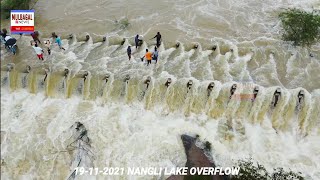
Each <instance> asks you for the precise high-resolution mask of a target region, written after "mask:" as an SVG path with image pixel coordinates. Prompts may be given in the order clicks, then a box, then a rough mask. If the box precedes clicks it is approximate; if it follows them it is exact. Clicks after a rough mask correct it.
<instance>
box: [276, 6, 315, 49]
mask: <svg viewBox="0 0 320 180" xmlns="http://www.w3.org/2000/svg"><path fill="white" fill-rule="evenodd" d="M279 18H280V20H281V23H282V27H283V33H282V38H283V40H285V41H292V42H293V44H294V45H295V46H311V45H312V44H314V43H316V42H319V40H320V11H316V10H314V11H312V12H306V11H302V10H299V9H287V10H286V11H284V12H281V13H280V14H279Z"/></svg>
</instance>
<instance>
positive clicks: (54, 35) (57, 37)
mask: <svg viewBox="0 0 320 180" xmlns="http://www.w3.org/2000/svg"><path fill="white" fill-rule="evenodd" d="M52 36H53V37H54V38H55V39H56V40H55V42H56V43H57V44H58V46H59V48H60V49H63V50H66V49H64V48H63V47H62V42H61V38H60V37H59V36H58V35H56V33H54V32H53V33H52Z"/></svg>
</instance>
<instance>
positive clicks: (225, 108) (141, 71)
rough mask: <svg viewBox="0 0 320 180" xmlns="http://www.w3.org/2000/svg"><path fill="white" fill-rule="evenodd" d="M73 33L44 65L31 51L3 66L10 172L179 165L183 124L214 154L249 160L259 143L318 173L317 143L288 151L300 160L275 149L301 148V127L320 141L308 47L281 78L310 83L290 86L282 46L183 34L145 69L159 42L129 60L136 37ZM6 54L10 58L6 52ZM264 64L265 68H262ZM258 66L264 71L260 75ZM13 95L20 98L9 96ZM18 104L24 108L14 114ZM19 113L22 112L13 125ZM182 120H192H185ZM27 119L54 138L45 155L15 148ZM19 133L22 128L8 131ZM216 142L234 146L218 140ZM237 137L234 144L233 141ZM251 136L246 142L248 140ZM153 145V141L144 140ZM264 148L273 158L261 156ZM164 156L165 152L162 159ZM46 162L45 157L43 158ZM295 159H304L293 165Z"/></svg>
mask: <svg viewBox="0 0 320 180" xmlns="http://www.w3.org/2000/svg"><path fill="white" fill-rule="evenodd" d="M66 37H67V38H68V39H64V40H63V42H64V44H65V46H66V51H65V52H63V51H60V50H59V49H58V48H57V47H55V48H53V53H52V55H51V56H47V57H46V58H47V59H46V61H45V62H40V61H39V62H36V61H34V60H25V59H22V60H21V61H20V62H18V63H12V62H6V63H5V64H4V63H2V66H1V90H2V91H3V92H2V104H5V107H1V110H2V112H3V114H2V117H3V118H4V119H5V120H4V122H3V123H4V124H8V125H6V129H4V130H3V133H4V134H5V135H4V140H1V142H2V145H1V146H2V147H6V148H8V149H6V148H5V149H4V154H5V156H4V162H5V163H6V167H5V168H7V169H8V168H16V167H15V165H14V164H13V163H10V162H9V161H10V160H11V161H12V162H15V163H17V164H18V166H19V169H20V171H21V172H19V175H16V174H14V173H10V172H6V173H5V176H6V177H12V178H17V177H22V176H23V177H26V178H31V177H41V178H46V179H49V178H51V179H55V178H58V179H59V178H60V179H61V178H69V179H73V178H76V176H75V174H74V171H72V169H74V167H77V166H80V164H81V163H85V164H82V165H81V166H88V167H89V166H95V167H105V166H106V164H107V165H109V166H114V167H116V166H119V167H121V166H122V167H123V166H147V165H153V166H178V165H180V166H181V165H183V164H184V162H185V157H184V155H183V150H182V147H180V145H179V140H177V138H176V136H177V135H178V134H180V135H181V134H182V133H185V132H190V133H199V134H200V135H201V136H204V137H207V139H208V140H209V141H210V142H211V143H212V144H213V149H214V150H213V152H214V153H215V151H217V154H218V153H220V155H221V156H222V155H224V156H227V154H228V153H230V154H231V155H230V156H229V155H228V156H229V157H230V158H237V157H238V156H237V155H236V154H239V152H243V153H240V154H241V156H242V157H246V156H247V153H246V151H247V150H245V149H246V148H249V149H250V148H252V149H253V150H252V151H251V152H250V154H253V156H254V157H256V158H257V159H259V160H261V161H263V162H266V163H268V159H270V158H271V159H276V158H280V159H282V160H283V161H284V162H283V163H282V165H287V166H289V167H290V168H292V169H294V170H297V171H303V172H304V173H306V172H305V171H306V169H308V168H310V169H311V170H312V172H309V173H307V174H308V175H309V176H310V177H313V178H314V177H319V176H320V175H319V174H317V172H316V170H315V169H317V167H319V165H320V164H319V162H318V161H317V160H319V151H318V150H317V149H316V148H315V147H313V146H312V145H310V144H308V145H307V146H306V148H307V152H310V153H311V154H315V158H314V159H312V155H310V156H308V155H306V154H305V152H293V150H288V151H289V152H291V153H293V154H299V155H298V158H296V159H295V158H293V159H291V160H288V161H286V160H285V159H286V158H285V157H284V155H285V154H286V152H278V150H277V148H278V147H273V146H279V147H282V148H288V149H295V148H296V146H299V145H305V142H304V141H303V140H301V141H299V142H295V140H294V138H293V137H291V136H290V135H288V133H293V134H295V135H297V137H298V139H303V138H306V139H309V140H310V141H311V142H315V145H314V146H316V144H317V143H319V142H317V139H319V138H318V137H319V133H320V131H319V115H320V108H319V106H318V104H319V102H320V92H319V89H317V84H312V83H308V82H310V79H311V80H312V79H313V78H314V77H312V76H309V74H308V73H307V72H305V73H304V72H296V69H294V67H296V64H295V63H296V62H295V61H298V60H299V59H300V58H302V57H305V56H303V55H301V54H300V55H299V54H298V53H296V54H292V55H291V57H290V58H289V60H288V63H287V64H286V65H285V66H287V67H289V69H290V68H292V69H290V70H288V71H289V75H288V78H289V77H294V78H293V80H292V81H290V82H286V83H284V84H285V85H286V86H289V87H290V86H296V85H297V84H298V85H299V84H300V85H301V87H299V88H293V89H290V88H288V89H287V88H286V87H285V86H284V85H283V84H282V82H280V80H279V79H277V78H276V75H275V74H277V71H276V70H275V69H274V68H276V62H275V59H276V57H278V56H287V55H286V54H285V55H282V54H281V55H279V54H277V50H275V49H273V50H270V49H269V50H267V51H264V52H261V49H262V48H261V49H259V50H257V49H253V48H251V47H250V48H246V49H244V50H243V49H241V48H238V47H237V46H234V45H233V46H231V45H230V46H227V45H226V44H223V43H222V44H221V43H219V42H217V43H215V44H213V45H210V46H204V47H202V46H201V44H199V43H193V44H191V45H186V44H183V43H180V42H178V43H176V44H172V45H166V47H167V49H165V48H164V46H165V45H164V44H162V45H161V46H160V50H159V54H160V55H159V57H160V58H159V62H158V64H157V65H154V64H152V65H151V66H150V67H147V66H146V65H145V64H144V63H143V62H141V61H140V57H141V56H143V55H144V52H145V49H146V48H148V49H150V50H152V49H153V48H154V45H148V44H147V43H146V42H144V43H143V44H142V45H141V47H139V48H138V49H137V50H135V51H133V57H134V58H133V60H131V61H128V59H127V57H126V47H127V46H128V45H129V44H133V42H132V41H131V39H132V38H130V40H128V38H124V39H123V38H120V37H113V38H102V37H100V38H99V40H95V41H94V40H93V38H92V37H90V36H89V35H87V36H83V37H84V38H83V39H81V38H77V37H76V36H75V35H70V36H66ZM29 41H30V38H28V37H22V39H21V45H26V46H27V44H28V42H29ZM21 45H19V47H21ZM21 51H22V52H26V49H22V50H21ZM263 53H265V54H263ZM1 54H2V55H4V56H5V57H6V58H8V59H10V57H9V56H7V54H6V53H4V52H1ZM261 54H263V55H261ZM258 55H259V57H261V56H263V57H265V58H267V60H266V62H258V60H257V56H258ZM27 58H29V57H28V56H27ZM252 62H253V63H252ZM259 63H262V64H263V63H264V65H262V67H261V68H257V66H258V65H257V64H259ZM317 67H319V62H317V60H316V59H311V60H310V64H309V65H306V68H307V69H308V70H310V71H313V70H314V68H317ZM266 72H267V73H266ZM268 73H269V74H268ZM290 73H291V74H290ZM262 74H266V76H263V75H262ZM297 74H298V75H299V76H300V77H302V76H303V77H305V79H306V81H308V82H302V81H300V79H299V77H295V76H296V75H297ZM253 75H256V76H258V77H259V78H257V79H253V78H252V77H251V76H253ZM269 76H270V77H269ZM315 83H318V82H315ZM274 84H278V85H274ZM304 85H305V86H304ZM303 87H305V88H303ZM309 91H310V92H309ZM19 93H21V95H19ZM3 96H6V97H3ZM13 100H14V102H15V103H16V104H10V102H11V101H13ZM16 101H17V102H16ZM29 106H30V109H28V107H29ZM13 107H15V108H16V110H14V111H15V112H11V111H10V108H13ZM40 109H41V110H40ZM115 112H126V114H122V115H120V114H121V113H115ZM153 113H154V114H153ZM155 117H161V118H162V119H163V120H158V119H159V118H155ZM10 118H13V119H14V120H12V122H10V121H11V119H10ZM161 118H160V119H161ZM184 118H186V119H187V120H186V121H184V120H182V119H184ZM155 119H156V120H155ZM27 121H30V123H31V122H33V123H34V129H33V128H32V127H33V125H32V124H28V125H26V123H27ZM19 123H22V124H24V125H23V126H22V124H19ZM170 123H173V125H172V126H171V125H170ZM144 124H145V127H144ZM70 126H71V127H70ZM16 127H19V128H17V129H15V128H16ZM27 127H29V128H31V129H32V130H31V131H30V132H28V133H30V134H32V136H30V137H29V138H31V139H28V140H26V142H28V143H31V142H33V140H34V139H32V138H36V136H38V135H39V134H42V135H44V136H47V137H42V138H45V140H44V141H43V142H42V141H41V142H39V144H38V145H36V147H34V148H36V152H37V153H33V152H32V151H31V149H29V145H28V144H27V143H22V144H20V145H17V146H19V148H17V149H16V150H14V151H11V150H10V148H12V144H16V143H19V140H18V139H16V138H19V137H20V136H21V132H23V131H26V129H25V128H27ZM49 127H50V128H49ZM254 127H259V128H258V129H259V130H257V129H255V128H254ZM51 128H52V129H51ZM105 128H106V129H105ZM88 132H89V133H88ZM1 133H2V132H1ZM10 133H13V134H19V137H11V139H10V136H9V135H8V134H10ZM68 133H69V134H70V135H67V134H68ZM152 133H155V134H157V137H155V136H154V135H151V134H152ZM260 133H261V134H264V135H263V138H261V139H259V138H258V137H257V136H259V135H260ZM88 134H89V135H88ZM12 136H13V135H12ZM26 136H28V135H26ZM130 136H132V137H130ZM278 136H281V137H280V140H278ZM2 137H3V135H1V138H2ZM88 137H90V139H89V138H88ZM111 137H112V138H111ZM213 137H215V138H216V139H217V140H215V139H214V138H213ZM288 137H289V138H288ZM12 138H14V139H12ZM38 138H39V137H38ZM156 139H157V140H156ZM287 139H288V141H287ZM219 140H222V141H224V142H225V144H224V145H223V144H222V143H220V142H219V143H218V141H219ZM161 141H163V142H161ZM263 141H266V142H267V143H270V145H267V146H272V147H263V146H264V145H261V144H260V143H262V144H263ZM274 141H276V142H274ZM3 142H4V144H3ZM231 142H232V143H234V145H230V144H231ZM242 142H244V144H246V145H244V146H246V147H241V145H242ZM20 143H21V142H20ZM148 143H150V146H152V147H145V146H142V145H143V144H148ZM238 143H239V144H238ZM251 143H253V144H251ZM272 143H276V145H271V144H272ZM292 143H293V144H292ZM295 143H297V144H299V145H297V144H295ZM254 144H255V145H254ZM251 146H257V148H254V147H251ZM289 146H291V147H289ZM240 147H241V148H240ZM22 148H26V149H27V151H26V154H25V155H22V156H19V157H17V158H16V157H14V153H15V152H17V151H18V149H22ZM238 148H239V149H238ZM242 148H243V149H242ZM269 148H271V150H270V149H269ZM53 149H54V150H53ZM162 149H165V151H166V153H167V154H166V153H165V154H164V150H162ZM127 150H128V151H127ZM131 151H132V152H131ZM238 151H239V152H238ZM259 151H263V153H264V155H260V154H259V155H256V154H257V152H259ZM268 151H272V152H273V151H276V152H274V153H279V154H277V155H274V154H269V153H268ZM150 153H151V154H150ZM214 153H213V154H214ZM232 153H234V154H232ZM28 154H29V155H30V156H29V157H28ZM138 154H139V155H138ZM155 154H156V155H155ZM280 156H281V157H280ZM131 158H133V160H132V161H131V160H130V159H131ZM163 158H164V159H165V160H161V159H163ZM219 158H221V159H219ZM224 158H225V157H219V156H218V157H216V159H215V160H217V161H218V162H220V163H221V164H224V163H225V164H224V165H230V164H231V162H230V161H229V160H224ZM39 159H44V160H45V162H46V163H40V164H34V163H35V160H39ZM222 159H223V160H222ZM41 161H42V160H41ZM140 161H141V162H140ZM70 163H71V164H70ZM140 163H141V164H140ZM292 163H293V164H295V163H296V164H299V163H300V164H299V165H296V166H295V165H293V166H290V164H292ZM36 169H37V170H39V171H37V170H36ZM269 169H272V165H270V166H269ZM21 174H23V175H21ZM122 178H123V177H122ZM128 178H129V177H124V179H128ZM142 179H143V178H142Z"/></svg>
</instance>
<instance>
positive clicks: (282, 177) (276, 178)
mask: <svg viewBox="0 0 320 180" xmlns="http://www.w3.org/2000/svg"><path fill="white" fill-rule="evenodd" d="M238 166H239V167H240V172H239V175H237V176H233V177H232V178H231V180H256V179H259V180H271V179H272V180H303V179H304V178H303V177H302V176H301V173H295V172H292V171H291V170H290V171H289V172H286V171H284V170H283V168H276V169H274V171H273V173H272V174H269V173H268V171H267V170H266V168H265V167H264V166H263V165H261V164H259V163H257V164H256V165H255V163H253V161H252V159H249V160H239V161H238Z"/></svg>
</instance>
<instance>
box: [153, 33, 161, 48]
mask: <svg viewBox="0 0 320 180" xmlns="http://www.w3.org/2000/svg"><path fill="white" fill-rule="evenodd" d="M154 38H156V40H157V44H156V46H157V47H159V46H160V44H161V40H162V38H161V34H160V32H158V33H157V35H155V36H154V37H153V38H151V39H154Z"/></svg>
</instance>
